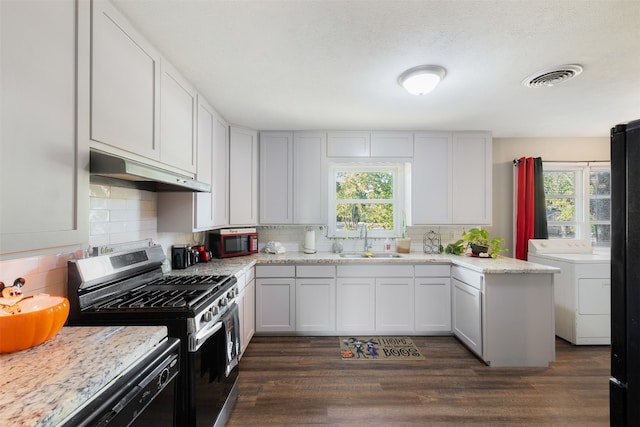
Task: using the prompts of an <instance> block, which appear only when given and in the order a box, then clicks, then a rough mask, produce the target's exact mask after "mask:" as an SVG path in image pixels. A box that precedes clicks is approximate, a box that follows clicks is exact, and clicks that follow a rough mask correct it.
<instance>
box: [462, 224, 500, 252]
mask: <svg viewBox="0 0 640 427" xmlns="http://www.w3.org/2000/svg"><path fill="white" fill-rule="evenodd" d="M462 240H463V241H465V242H467V247H469V248H471V253H472V254H473V255H476V256H479V257H489V256H490V257H491V258H497V257H498V255H500V253H502V252H505V251H506V250H507V249H506V248H503V247H502V245H503V244H504V239H503V238H502V237H494V238H491V237H490V236H489V232H488V231H487V230H483V229H481V228H475V227H474V228H471V229H469V230H468V231H464V232H463V233H462Z"/></svg>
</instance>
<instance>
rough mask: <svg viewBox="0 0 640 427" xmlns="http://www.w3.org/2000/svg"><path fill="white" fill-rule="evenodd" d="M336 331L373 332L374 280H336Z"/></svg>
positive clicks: (374, 307)
mask: <svg viewBox="0 0 640 427" xmlns="http://www.w3.org/2000/svg"><path fill="white" fill-rule="evenodd" d="M336 283H337V292H336V293H337V303H336V306H337V311H338V312H337V329H338V331H339V332H345V333H347V332H348V333H359V332H373V331H374V330H375V309H376V306H375V279H373V278H338V279H337V281H336Z"/></svg>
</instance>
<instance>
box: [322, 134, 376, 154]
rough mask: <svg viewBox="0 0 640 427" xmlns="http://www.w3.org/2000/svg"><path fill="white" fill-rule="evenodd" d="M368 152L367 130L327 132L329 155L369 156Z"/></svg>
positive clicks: (369, 136) (368, 137) (369, 148)
mask: <svg viewBox="0 0 640 427" xmlns="http://www.w3.org/2000/svg"><path fill="white" fill-rule="evenodd" d="M370 154H371V135H370V133H369V132H329V134H328V135H327V156H329V157H369V156H370Z"/></svg>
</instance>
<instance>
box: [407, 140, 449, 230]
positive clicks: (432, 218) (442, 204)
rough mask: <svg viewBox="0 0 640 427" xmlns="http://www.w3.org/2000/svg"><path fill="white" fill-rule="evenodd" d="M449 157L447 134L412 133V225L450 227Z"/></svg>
mask: <svg viewBox="0 0 640 427" xmlns="http://www.w3.org/2000/svg"><path fill="white" fill-rule="evenodd" d="M452 155H453V153H452V137H451V134H450V133H436V132H433V133H416V135H415V140H414V157H413V167H412V172H411V173H412V175H413V182H412V185H411V187H412V192H413V194H412V198H413V224H416V225H418V224H427V225H430V224H450V223H451V221H452V218H453V215H452V209H453V205H452V198H451V195H452V192H453V188H452V179H451V174H452Z"/></svg>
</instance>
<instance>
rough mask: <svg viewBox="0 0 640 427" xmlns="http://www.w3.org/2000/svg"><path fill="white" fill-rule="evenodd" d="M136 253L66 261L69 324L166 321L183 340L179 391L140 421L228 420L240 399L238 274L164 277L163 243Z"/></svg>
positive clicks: (156, 426)
mask: <svg viewBox="0 0 640 427" xmlns="http://www.w3.org/2000/svg"><path fill="white" fill-rule="evenodd" d="M133 252H135V253H133ZM133 252H129V253H123V254H109V255H104V256H100V257H94V258H87V259H81V260H74V261H70V262H69V269H68V298H69V303H70V306H71V308H70V313H69V321H68V322H69V324H70V325H76V326H81V325H164V326H167V329H168V334H169V336H170V337H175V338H179V339H180V342H181V344H180V372H179V374H178V376H177V378H176V387H175V395H174V396H169V397H167V396H162V397H161V398H159V399H158V400H159V402H158V404H157V405H156V406H157V407H154V408H153V410H148V411H145V412H148V414H146V415H147V417H146V419H145V420H144V421H143V420H142V419H141V421H140V424H136V426H138V425H140V426H153V427H162V426H168V425H174V426H179V427H183V426H184V427H202V426H207V427H210V426H213V425H216V426H222V425H224V424H225V423H226V420H227V418H228V416H229V413H230V411H231V409H232V407H233V405H234V403H235V400H236V398H237V381H238V366H237V364H238V355H239V352H240V335H241V334H240V332H239V317H238V306H237V304H236V298H237V294H238V292H237V283H236V279H235V277H233V276H198V275H175V276H165V275H163V273H162V268H161V265H162V261H164V253H163V251H162V248H161V247H159V246H155V247H149V248H144V249H142V250H136V251H133ZM162 399H165V400H167V399H168V400H172V402H171V403H169V402H168V401H165V402H164V404H162V403H161V402H162ZM171 420H173V421H171Z"/></svg>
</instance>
